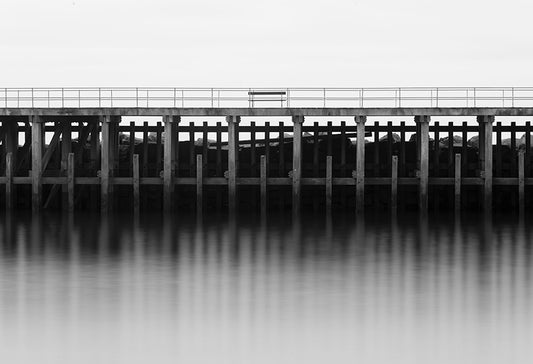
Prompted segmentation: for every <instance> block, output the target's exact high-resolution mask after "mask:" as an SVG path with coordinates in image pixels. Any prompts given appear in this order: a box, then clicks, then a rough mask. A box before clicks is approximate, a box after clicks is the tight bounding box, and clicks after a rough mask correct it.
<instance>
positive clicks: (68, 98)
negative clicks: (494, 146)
mask: <svg viewBox="0 0 533 364" xmlns="http://www.w3.org/2000/svg"><path fill="white" fill-rule="evenodd" d="M256 95H261V98H260V99H257V98H255V97H254V96H256ZM280 95H282V97H280ZM111 107H113V108H148V107H150V108H157V107H164V108H178V107H179V108H215V107H217V108H234V107H243V108H257V107H274V108H288V107H291V108H300V107H309V108H315V107H316V108H325V107H328V108H337V107H338V108H379V107H382V108H409V107H425V108H446V107H499V108H500V107H504V108H507V107H509V108H511V107H533V87H384V88H375V87H374V88H373V87H365V88H323V87H321V88H319V87H316V88H298V87H295V88H264V87H259V88H231V87H230V88H202V87H188V88H175V87H78V88H74V87H52V88H39V87H26V88H0V108H111Z"/></svg>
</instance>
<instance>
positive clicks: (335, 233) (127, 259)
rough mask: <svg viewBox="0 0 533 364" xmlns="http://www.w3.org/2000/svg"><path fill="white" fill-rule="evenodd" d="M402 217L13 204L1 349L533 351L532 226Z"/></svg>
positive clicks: (352, 354)
mask: <svg viewBox="0 0 533 364" xmlns="http://www.w3.org/2000/svg"><path fill="white" fill-rule="evenodd" d="M405 220H406V221H402V220H400V221H396V220H393V221H384V220H383V218H379V219H376V220H372V219H369V218H367V220H366V221H362V220H357V221H356V220H353V219H349V218H342V217H341V218H339V217H333V218H329V219H325V220H324V219H317V218H308V217H302V218H301V220H300V221H295V222H294V223H291V222H290V219H283V218H279V219H278V220H275V221H273V220H268V221H266V220H264V219H263V220H261V219H257V220H255V219H253V218H249V219H246V220H243V219H242V218H236V219H235V220H230V221H228V220H226V219H223V218H220V219H206V218H204V220H203V221H202V220H196V221H195V220H190V219H187V218H180V217H175V216H174V217H165V218H163V217H161V216H156V217H144V216H142V217H141V218H140V219H138V218H132V217H129V216H127V217H125V216H109V217H108V218H106V219H100V218H95V217H94V216H83V215H81V216H80V215H76V217H75V218H72V217H51V216H45V217H42V216H41V217H33V218H32V217H27V216H17V217H10V216H6V217H4V218H3V219H2V221H1V223H0V237H1V239H2V244H1V246H0V361H1V362H2V363H176V362H179V363H269V364H270V363H355V362H357V363H392V362H394V363H527V362H530V357H531V356H532V355H533V348H532V347H531V344H530V343H531V342H532V339H533V335H532V333H533V316H532V313H533V305H532V304H533V299H532V298H533V297H532V282H533V281H532V278H533V277H532V269H531V263H532V261H531V259H532V251H531V246H530V241H531V236H530V235H531V229H530V228H527V227H526V226H525V224H524V222H523V221H521V222H518V223H514V222H502V221H499V219H498V218H496V217H494V222H491V221H483V220H475V219H474V220H472V219H462V220H460V219H454V218H442V217H441V218H439V219H437V218H430V219H429V221H428V220H427V219H418V218H415V219H412V220H407V219H405ZM408 221H415V223H409V222H408Z"/></svg>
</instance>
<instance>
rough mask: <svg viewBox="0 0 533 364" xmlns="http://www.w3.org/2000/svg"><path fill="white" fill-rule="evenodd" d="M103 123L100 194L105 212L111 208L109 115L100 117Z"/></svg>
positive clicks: (102, 208)
mask: <svg viewBox="0 0 533 364" xmlns="http://www.w3.org/2000/svg"><path fill="white" fill-rule="evenodd" d="M100 122H101V125H102V147H101V152H102V156H101V158H100V160H101V165H100V187H101V196H100V209H101V211H102V212H103V213H107V212H108V210H109V187H110V185H109V177H110V169H111V165H110V162H111V161H110V158H109V154H110V145H109V141H110V128H111V120H110V117H109V115H104V116H102V117H101V118H100Z"/></svg>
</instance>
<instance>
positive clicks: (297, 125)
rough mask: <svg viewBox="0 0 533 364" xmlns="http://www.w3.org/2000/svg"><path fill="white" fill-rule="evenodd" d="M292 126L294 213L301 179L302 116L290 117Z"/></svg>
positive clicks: (298, 201)
mask: <svg viewBox="0 0 533 364" xmlns="http://www.w3.org/2000/svg"><path fill="white" fill-rule="evenodd" d="M292 122H293V124H294V126H293V144H292V145H293V152H292V211H293V213H294V214H295V215H298V214H299V213H300V199H301V179H302V124H303V123H304V117H303V116H301V115H296V116H293V117H292Z"/></svg>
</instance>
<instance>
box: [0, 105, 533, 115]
mask: <svg viewBox="0 0 533 364" xmlns="http://www.w3.org/2000/svg"><path fill="white" fill-rule="evenodd" d="M28 115H39V116H70V117H83V116H90V117H93V116H101V115H116V116H162V115H179V116H228V115H239V116H295V115H303V116H347V117H353V116H365V115H366V116H406V117H407V116H415V115H430V116H479V115H494V116H532V115H533V108H522V107H514V108H513V107H501V108H481V107H468V108H467V107H459V108H455V107H451V108H183V109H181V108H36V109H31V108H2V109H0V117H2V116H28Z"/></svg>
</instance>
